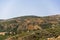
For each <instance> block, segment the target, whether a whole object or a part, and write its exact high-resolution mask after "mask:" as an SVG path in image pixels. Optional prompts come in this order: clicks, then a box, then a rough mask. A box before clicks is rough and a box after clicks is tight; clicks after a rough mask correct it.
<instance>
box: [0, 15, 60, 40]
mask: <svg viewBox="0 0 60 40" xmlns="http://www.w3.org/2000/svg"><path fill="white" fill-rule="evenodd" d="M59 30H60V15H53V16H45V17H37V16H22V17H16V18H12V19H8V20H2V21H0V32H7V33H6V35H8V36H11V37H12V39H11V40H17V39H18V40H20V39H21V37H22V38H23V39H24V40H44V39H45V40H47V38H51V37H55V38H57V37H58V36H59V35H60V31H59ZM6 35H5V36H6ZM17 35H19V36H17ZM27 35H28V36H27ZM8 36H7V37H6V38H7V39H8V38H10V37H8ZM27 37H28V38H27ZM0 38H1V37H0ZM3 38H4V37H3ZM19 38H20V39H19ZM4 39H5V38H4ZM21 40H22V39H21Z"/></svg>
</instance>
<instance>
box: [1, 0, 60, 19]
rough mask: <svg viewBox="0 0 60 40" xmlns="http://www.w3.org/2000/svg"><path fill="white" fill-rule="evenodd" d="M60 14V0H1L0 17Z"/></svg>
mask: <svg viewBox="0 0 60 40" xmlns="http://www.w3.org/2000/svg"><path fill="white" fill-rule="evenodd" d="M55 14H60V0H0V19H9V18H13V17H19V16H24V15H36V16H47V15H55Z"/></svg>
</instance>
